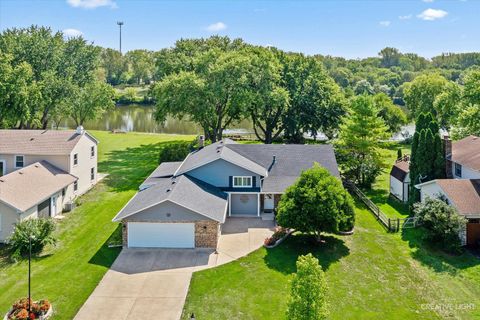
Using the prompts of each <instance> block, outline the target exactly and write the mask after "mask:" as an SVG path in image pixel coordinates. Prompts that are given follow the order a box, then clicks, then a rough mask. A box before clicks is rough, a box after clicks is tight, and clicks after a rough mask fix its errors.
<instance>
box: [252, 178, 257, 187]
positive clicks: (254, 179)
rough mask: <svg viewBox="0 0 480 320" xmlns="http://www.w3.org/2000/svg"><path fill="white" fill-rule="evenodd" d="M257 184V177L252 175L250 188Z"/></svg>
mask: <svg viewBox="0 0 480 320" xmlns="http://www.w3.org/2000/svg"><path fill="white" fill-rule="evenodd" d="M256 186H257V177H255V176H252V188H255V187H256Z"/></svg>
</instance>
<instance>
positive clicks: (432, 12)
mask: <svg viewBox="0 0 480 320" xmlns="http://www.w3.org/2000/svg"><path fill="white" fill-rule="evenodd" d="M447 14H448V12H447V11H444V10H440V9H427V10H425V11H423V12H422V13H420V14H419V15H417V17H418V18H420V19H422V20H427V21H433V20H437V19H441V18H445V17H446V16H447Z"/></svg>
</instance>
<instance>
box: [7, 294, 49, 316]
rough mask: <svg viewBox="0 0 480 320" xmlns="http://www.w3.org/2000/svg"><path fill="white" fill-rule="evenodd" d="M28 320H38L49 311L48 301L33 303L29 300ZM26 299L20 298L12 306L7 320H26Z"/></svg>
mask: <svg viewBox="0 0 480 320" xmlns="http://www.w3.org/2000/svg"><path fill="white" fill-rule="evenodd" d="M30 309H31V313H30V319H39V318H40V316H41V315H44V314H46V313H47V312H48V310H49V309H50V302H48V300H40V301H38V302H33V301H32V300H30ZM28 318H29V317H28V298H22V299H20V300H18V301H16V302H15V303H14V304H13V305H12V312H11V313H10V315H9V316H8V319H9V320H26V319H28Z"/></svg>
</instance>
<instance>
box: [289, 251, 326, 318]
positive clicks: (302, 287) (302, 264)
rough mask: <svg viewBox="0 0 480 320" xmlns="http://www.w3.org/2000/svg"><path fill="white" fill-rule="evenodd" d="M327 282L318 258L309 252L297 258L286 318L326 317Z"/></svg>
mask: <svg viewBox="0 0 480 320" xmlns="http://www.w3.org/2000/svg"><path fill="white" fill-rule="evenodd" d="M326 293H327V283H326V281H325V275H324V273H323V270H322V267H321V266H320V265H319V264H318V260H317V259H316V258H315V257H314V256H312V254H311V253H309V254H308V255H306V256H300V257H299V258H298V260H297V273H296V274H295V275H294V277H293V279H292V292H291V296H290V301H289V302H288V309H287V317H286V318H287V319H289V320H321V319H326V318H327V314H328V312H327V302H326Z"/></svg>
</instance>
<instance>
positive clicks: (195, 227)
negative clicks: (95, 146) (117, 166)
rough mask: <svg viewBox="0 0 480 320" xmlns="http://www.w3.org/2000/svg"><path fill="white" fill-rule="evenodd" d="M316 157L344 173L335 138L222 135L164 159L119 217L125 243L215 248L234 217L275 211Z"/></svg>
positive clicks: (266, 215)
mask: <svg viewBox="0 0 480 320" xmlns="http://www.w3.org/2000/svg"><path fill="white" fill-rule="evenodd" d="M315 162H317V163H319V164H320V165H321V166H323V167H325V168H327V169H328V170H329V171H330V173H331V174H332V175H334V176H335V177H338V178H340V175H339V172H338V167H337V162H336V159H335V154H334V151H333V148H332V146H330V145H279V144H277V145H263V144H237V143H235V142H234V141H232V140H229V139H224V140H222V141H219V142H216V143H214V144H211V145H209V146H206V147H203V148H200V149H199V150H197V151H194V152H192V153H190V154H189V155H188V156H187V157H186V158H185V160H184V161H182V162H166V163H165V162H164V163H161V164H160V166H158V168H157V169H156V170H155V171H154V172H153V173H152V174H151V175H150V176H149V177H148V178H147V179H146V180H145V181H144V183H143V184H142V185H141V186H140V188H139V191H138V193H137V194H136V195H135V196H134V197H133V198H132V199H131V200H130V201H129V202H128V203H127V204H126V205H125V207H124V208H123V209H122V210H121V211H120V212H119V213H118V214H117V216H116V217H115V218H114V219H113V221H121V222H122V223H123V242H124V246H126V247H171V248H194V247H213V248H215V247H216V246H217V240H218V236H219V234H220V231H221V226H222V224H223V223H224V222H225V220H226V219H227V218H228V217H252V218H260V217H263V218H265V219H267V218H273V212H274V211H275V209H276V208H277V205H278V202H279V200H280V196H281V194H282V193H284V192H285V189H286V188H287V187H289V186H290V185H292V184H293V183H294V182H295V181H296V179H297V178H298V177H299V176H300V174H301V172H302V171H303V170H305V169H308V168H310V167H312V166H313V164H314V163H315Z"/></svg>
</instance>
